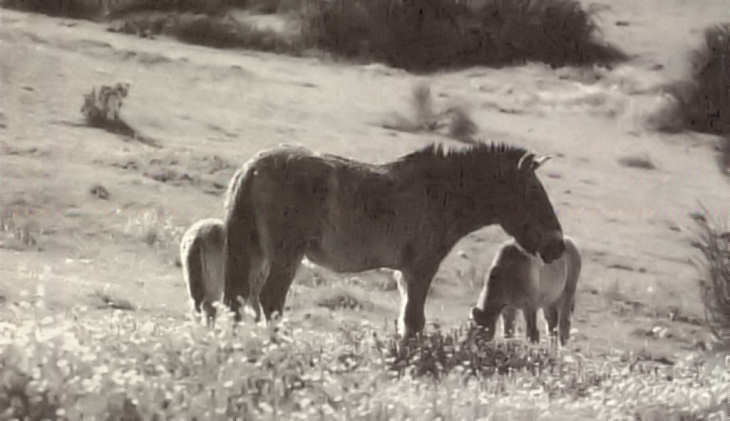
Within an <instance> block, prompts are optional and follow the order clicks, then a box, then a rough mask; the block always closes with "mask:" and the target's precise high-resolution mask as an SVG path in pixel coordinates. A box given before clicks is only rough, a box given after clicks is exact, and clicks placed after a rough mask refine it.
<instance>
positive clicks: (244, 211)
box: [223, 163, 261, 320]
mask: <svg viewBox="0 0 730 421" xmlns="http://www.w3.org/2000/svg"><path fill="white" fill-rule="evenodd" d="M253 166H254V165H253V164H252V163H247V164H246V165H244V166H243V167H242V168H241V169H239V170H238V171H237V172H236V174H235V175H234V176H233V178H232V179H231V182H230V183H229V184H228V191H227V192H226V199H225V218H224V226H225V241H224V246H223V250H224V252H223V255H224V261H225V269H224V277H225V282H224V288H223V302H224V304H225V305H226V306H228V307H229V308H230V309H231V311H233V313H234V314H235V317H236V320H240V318H241V314H240V307H241V303H242V302H245V301H246V300H248V299H249V295H250V294H251V280H250V279H249V276H250V273H251V269H252V265H253V262H252V260H253V259H252V258H253V253H260V250H261V246H260V243H259V235H258V232H257V230H256V218H255V212H254V204H253V202H252V201H253V198H252V190H251V184H252V182H253V178H254V177H253V176H254V170H253Z"/></svg>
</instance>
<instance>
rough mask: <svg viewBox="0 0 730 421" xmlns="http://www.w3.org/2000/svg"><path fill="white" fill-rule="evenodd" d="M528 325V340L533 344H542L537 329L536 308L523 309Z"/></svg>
mask: <svg viewBox="0 0 730 421" xmlns="http://www.w3.org/2000/svg"><path fill="white" fill-rule="evenodd" d="M522 314H523V315H524V316H525V324H526V325H527V339H529V340H530V342H532V343H535V344H536V343H538V342H540V331H539V330H538V329H537V310H536V309H534V308H525V309H522Z"/></svg>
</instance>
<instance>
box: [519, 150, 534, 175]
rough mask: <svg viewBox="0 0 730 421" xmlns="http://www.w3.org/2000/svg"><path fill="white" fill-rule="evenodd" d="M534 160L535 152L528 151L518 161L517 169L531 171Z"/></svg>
mask: <svg viewBox="0 0 730 421" xmlns="http://www.w3.org/2000/svg"><path fill="white" fill-rule="evenodd" d="M534 162H535V154H534V153H531V152H526V153H525V154H524V155H522V158H520V160H519V161H518V162H517V169H518V170H520V171H530V170H532V168H533V165H534Z"/></svg>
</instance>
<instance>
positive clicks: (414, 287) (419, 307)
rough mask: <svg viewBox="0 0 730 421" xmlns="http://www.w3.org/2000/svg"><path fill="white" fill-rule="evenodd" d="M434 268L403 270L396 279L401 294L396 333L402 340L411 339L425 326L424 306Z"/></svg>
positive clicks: (434, 271) (434, 272)
mask: <svg viewBox="0 0 730 421" xmlns="http://www.w3.org/2000/svg"><path fill="white" fill-rule="evenodd" d="M437 269H438V267H435V268H431V267H429V268H427V269H425V270H424V269H418V270H403V271H402V276H400V277H398V279H397V280H398V290H399V291H400V294H401V311H400V315H399V317H398V332H399V333H400V334H401V335H403V337H404V338H408V337H411V336H413V335H415V334H416V333H418V332H420V331H422V330H423V327H424V326H425V325H426V316H425V314H424V305H425V303H426V297H427V296H428V290H429V288H430V287H431V280H432V279H433V276H434V275H435V274H436V270H437Z"/></svg>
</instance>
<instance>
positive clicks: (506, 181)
mask: <svg viewBox="0 0 730 421" xmlns="http://www.w3.org/2000/svg"><path fill="white" fill-rule="evenodd" d="M542 162H544V159H535V155H534V154H532V153H528V152H527V151H525V150H524V149H521V148H517V147H511V146H506V145H503V144H496V145H495V144H492V145H487V144H479V145H473V146H468V147H463V148H459V149H455V150H446V149H444V148H443V147H442V146H438V145H430V146H427V147H425V148H423V149H421V150H418V151H416V152H413V153H411V154H408V155H405V156H403V157H401V158H399V159H397V160H395V161H393V162H389V163H386V164H382V165H371V164H366V163H363V162H358V161H353V160H349V159H345V158H341V157H338V156H333V155H320V154H316V153H313V152H311V151H309V150H308V149H306V148H303V147H292V146H280V147H278V148H275V149H272V150H268V151H264V152H260V153H259V154H258V155H257V156H255V157H254V158H252V159H251V160H250V161H248V162H247V163H246V164H245V165H244V166H243V167H242V168H241V169H239V170H238V172H237V173H236V174H235V175H234V176H233V179H232V180H231V182H230V184H229V186H228V192H227V195H226V201H225V202H226V203H225V231H226V244H225V292H224V301H225V304H226V305H228V306H229V307H230V308H231V310H233V311H234V313H235V314H236V316H237V319H240V312H239V309H240V306H241V303H242V302H243V303H244V304H249V305H251V306H252V307H253V309H254V311H256V312H257V318H259V317H260V314H259V313H258V311H259V299H260V304H261V306H262V308H263V312H264V316H265V317H266V319H267V320H268V319H269V318H270V317H271V316H272V315H273V314H274V313H279V314H281V312H282V310H283V308H284V300H285V298H286V294H287V291H288V290H289V287H290V285H291V282H292V279H293V277H294V274H295V271H296V269H297V267H298V266H299V263H300V261H301V259H302V256H306V257H307V258H308V259H309V260H311V261H312V262H314V263H317V264H319V265H322V266H325V267H327V268H330V269H332V270H334V271H337V272H360V271H364V270H369V269H374V268H378V267H387V268H391V269H395V270H399V271H401V273H402V274H403V276H402V279H401V280H400V281H399V282H398V289H399V290H400V293H401V303H402V307H401V311H400V316H399V329H400V332H401V334H404V335H405V336H410V335H412V334H414V333H416V332H419V331H421V330H422V329H423V326H424V324H425V316H424V303H425V300H426V295H427V292H428V289H429V287H430V285H431V279H432V278H433V276H434V274H435V273H436V271H437V270H438V268H439V264H440V263H441V260H442V259H443V258H444V257H445V256H446V255H447V254H448V253H449V251H450V250H451V248H452V247H453V246H454V244H455V243H456V242H457V241H459V239H461V238H462V237H464V236H465V235H467V234H468V233H470V232H472V231H475V230H477V229H479V228H481V227H484V226H486V225H492V224H499V225H501V226H502V228H503V229H504V230H505V231H506V232H507V233H508V234H510V235H512V236H514V237H515V238H517V241H518V242H519V243H520V245H521V246H522V247H523V248H525V249H526V250H528V251H529V252H530V253H539V254H540V256H542V258H543V259H544V260H545V261H548V262H550V261H553V260H554V259H557V258H558V257H560V255H561V254H562V253H563V249H564V246H563V234H562V229H561V227H560V223H559V221H558V218H557V217H556V216H555V212H554V210H553V207H552V205H551V203H550V200H549V199H548V196H547V193H546V192H545V189H544V188H543V186H542V184H541V183H540V180H539V179H538V178H537V176H536V175H535V169H536V168H537V167H538V166H539V165H540V164H541V163H542Z"/></svg>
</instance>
